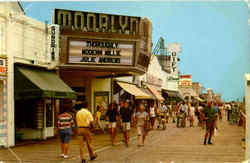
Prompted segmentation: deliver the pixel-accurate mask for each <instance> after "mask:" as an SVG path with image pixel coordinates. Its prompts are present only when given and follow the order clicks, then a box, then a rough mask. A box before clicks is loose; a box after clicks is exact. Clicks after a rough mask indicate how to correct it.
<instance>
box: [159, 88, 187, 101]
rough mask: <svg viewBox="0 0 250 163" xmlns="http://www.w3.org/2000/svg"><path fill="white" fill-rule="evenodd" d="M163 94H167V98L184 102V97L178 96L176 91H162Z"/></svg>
mask: <svg viewBox="0 0 250 163" xmlns="http://www.w3.org/2000/svg"><path fill="white" fill-rule="evenodd" d="M163 92H165V93H166V94H167V96H168V97H178V98H180V99H181V100H184V97H183V96H182V95H181V94H180V92H178V91H173V90H165V89H163Z"/></svg>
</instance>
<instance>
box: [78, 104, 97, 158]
mask: <svg viewBox="0 0 250 163" xmlns="http://www.w3.org/2000/svg"><path fill="white" fill-rule="evenodd" d="M87 108H88V103H87V102H84V103H83V104H82V107H81V110H79V111H78V112H77V114H76V122H77V126H78V135H79V139H80V157H81V160H82V163H85V162H86V159H85V158H84V141H86V143H87V147H88V151H89V156H90V160H94V159H96V157H97V155H96V154H95V153H94V150H93V147H92V134H91V129H92V128H93V122H94V119H93V116H92V114H91V113H90V112H89V111H88V109H87Z"/></svg>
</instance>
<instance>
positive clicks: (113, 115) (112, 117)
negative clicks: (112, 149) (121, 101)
mask: <svg viewBox="0 0 250 163" xmlns="http://www.w3.org/2000/svg"><path fill="white" fill-rule="evenodd" d="M106 117H107V118H108V120H109V132H110V138H111V144H112V145H114V142H115V136H116V122H117V118H118V111H117V105H116V103H115V102H113V103H111V104H110V105H109V108H108V111H107V113H106Z"/></svg>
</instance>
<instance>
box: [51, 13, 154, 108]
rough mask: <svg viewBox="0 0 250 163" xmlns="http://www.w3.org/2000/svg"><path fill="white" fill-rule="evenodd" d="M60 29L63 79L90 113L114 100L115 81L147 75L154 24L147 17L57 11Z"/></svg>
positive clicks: (56, 18) (60, 71)
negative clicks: (123, 77)
mask: <svg viewBox="0 0 250 163" xmlns="http://www.w3.org/2000/svg"><path fill="white" fill-rule="evenodd" d="M53 20H54V22H53V23H54V24H58V25H60V29H61V56H60V66H59V74H60V77H61V78H62V79H63V81H65V83H67V84H68V85H69V86H70V87H71V88H72V89H73V90H74V91H76V92H77V101H76V103H78V102H82V101H87V102H88V104H89V108H88V109H89V110H91V111H92V112H95V111H96V106H97V105H101V106H103V107H104V108H107V105H108V104H109V103H110V102H111V101H113V95H114V88H113V87H114V78H115V77H119V76H132V75H138V74H143V73H145V72H146V69H147V66H148V63H149V57H150V55H151V43H152V41H151V40H152V36H151V35H152V24H151V22H150V21H149V20H148V19H146V18H144V19H143V18H141V17H131V16H123V15H110V14H99V13H90V12H82V11H69V10H61V9H55V12H54V19H53Z"/></svg>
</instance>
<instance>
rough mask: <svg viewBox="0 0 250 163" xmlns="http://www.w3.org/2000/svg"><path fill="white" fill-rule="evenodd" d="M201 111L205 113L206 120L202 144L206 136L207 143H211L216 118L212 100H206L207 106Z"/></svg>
mask: <svg viewBox="0 0 250 163" xmlns="http://www.w3.org/2000/svg"><path fill="white" fill-rule="evenodd" d="M203 113H204V115H205V120H206V133H205V138H204V145H206V144H207V138H208V144H212V142H211V139H212V136H213V133H214V128H215V120H216V118H217V117H216V111H215V109H214V107H213V102H211V101H210V102H208V103H207V106H206V107H205V108H204V110H203Z"/></svg>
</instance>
